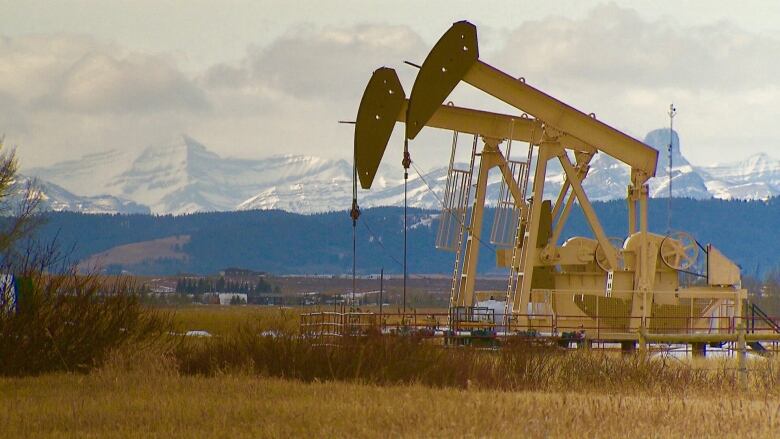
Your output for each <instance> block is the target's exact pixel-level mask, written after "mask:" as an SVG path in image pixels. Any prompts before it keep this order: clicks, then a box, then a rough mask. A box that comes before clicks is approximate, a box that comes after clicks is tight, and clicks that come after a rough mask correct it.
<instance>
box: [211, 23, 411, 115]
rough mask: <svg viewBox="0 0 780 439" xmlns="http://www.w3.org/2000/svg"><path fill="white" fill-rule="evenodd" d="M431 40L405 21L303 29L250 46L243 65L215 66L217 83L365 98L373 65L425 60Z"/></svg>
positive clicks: (296, 93)
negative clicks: (258, 46)
mask: <svg viewBox="0 0 780 439" xmlns="http://www.w3.org/2000/svg"><path fill="white" fill-rule="evenodd" d="M425 50H426V44H425V43H424V42H423V41H422V40H421V38H420V37H419V36H418V35H417V34H416V33H414V32H413V31H412V30H410V29H409V28H407V27H405V26H388V25H359V26H354V27H351V28H325V29H317V30H311V29H308V28H298V29H296V30H294V31H290V32H288V33H287V34H286V35H284V36H282V37H280V38H279V39H277V40H275V41H274V42H272V43H271V44H270V45H268V46H266V47H263V48H253V49H250V51H249V54H248V56H247V59H246V60H245V61H244V63H243V65H241V66H240V67H230V66H225V65H219V66H215V67H213V68H212V69H210V70H209V72H207V74H206V81H207V83H208V84H210V85H212V86H223V87H224V86H231V87H240V86H248V85H252V86H254V85H257V84H263V85H265V86H268V87H270V88H274V89H277V90H281V91H283V92H285V93H287V94H289V95H291V96H294V97H296V98H299V99H323V98H324V99H345V98H354V97H359V96H360V94H361V92H362V88H361V86H360V84H365V83H366V82H367V81H368V78H369V76H370V74H371V72H372V71H373V70H375V69H376V68H378V67H381V66H383V65H388V63H396V64H395V65H400V64H401V63H402V62H403V60H405V59H421V57H422V56H424V54H425Z"/></svg>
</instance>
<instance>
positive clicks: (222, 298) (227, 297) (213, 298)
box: [203, 293, 247, 305]
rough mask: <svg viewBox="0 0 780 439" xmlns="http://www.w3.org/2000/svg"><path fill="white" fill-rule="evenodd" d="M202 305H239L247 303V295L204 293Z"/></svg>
mask: <svg viewBox="0 0 780 439" xmlns="http://www.w3.org/2000/svg"><path fill="white" fill-rule="evenodd" d="M203 303H205V304H207V305H239V304H246V303H247V295H246V294H243V293H205V294H203Z"/></svg>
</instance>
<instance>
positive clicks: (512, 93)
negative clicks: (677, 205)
mask: <svg viewBox="0 0 780 439" xmlns="http://www.w3.org/2000/svg"><path fill="white" fill-rule="evenodd" d="M461 81H464V82H466V83H468V84H471V85H472V86H474V87H476V88H478V89H480V90H482V91H484V92H486V93H488V94H490V95H492V96H494V97H496V98H498V99H500V100H502V101H504V102H506V103H508V104H509V105H512V106H514V107H515V108H518V109H520V110H522V111H525V112H527V113H528V114H530V115H532V116H534V117H535V118H537V119H540V120H542V121H543V122H544V123H545V126H547V127H551V128H554V129H555V130H557V131H560V132H562V133H565V134H569V135H571V136H572V137H575V138H577V139H580V140H581V141H582V142H583V143H585V144H588V145H593V146H594V147H596V148H597V149H598V150H600V151H603V152H604V153H606V154H608V155H610V156H612V157H614V158H616V159H618V160H620V161H621V162H623V163H626V164H627V165H629V166H631V167H632V168H633V169H636V170H639V171H641V172H642V174H643V175H644V176H645V179H647V178H650V177H653V176H654V175H655V170H656V164H657V161H658V151H656V150H655V149H653V148H651V147H649V146H647V145H645V144H644V143H642V142H640V141H638V140H636V139H634V138H633V137H631V136H628V135H627V134H624V133H623V132H621V131H619V130H617V129H615V128H612V127H611V126H609V125H607V124H605V123H603V122H601V121H598V120H596V119H595V117H593V116H592V115H588V114H585V113H583V112H581V111H579V110H577V109H575V108H573V107H571V106H569V105H566V104H565V103H563V102H561V101H559V100H557V99H555V98H553V97H552V96H549V95H547V94H545V93H543V92H541V91H539V90H537V89H536V88H534V87H531V86H530V85H527V84H526V83H525V81H524V80H522V79H516V78H513V77H512V76H509V75H507V74H506V73H504V72H501V71H500V70H498V69H496V68H494V67H492V66H490V65H488V64H486V63H484V62H482V61H480V60H479V48H478V43H477V30H476V27H475V26H474V25H473V24H471V23H469V22H467V21H460V22H457V23H455V24H453V25H452V27H451V28H450V29H449V30H448V31H447V32H446V33H445V34H444V35H443V36H442V37H441V38H440V39H439V41H438V42H437V43H436V45H435V46H434V47H433V49H432V50H431V52H430V53H429V54H428V57H427V58H426V59H425V62H424V63H423V65H422V68H421V69H420V72H419V73H418V75H417V79H416V80H415V83H414V86H413V88H412V94H411V96H410V102H411V104H410V106H409V110H408V114H407V118H408V123H407V124H406V137H407V138H409V139H413V138H414V137H415V136H416V135H417V134H418V133H419V132H420V130H421V129H422V128H423V127H424V126H425V125H426V123H427V121H428V120H429V119H430V118H431V116H432V115H433V113H435V112H436V110H437V109H438V106H439V105H441V103H442V102H444V100H446V99H447V96H449V94H450V93H451V92H452V90H453V89H454V88H455V86H456V85H457V84H458V83H460V82H461Z"/></svg>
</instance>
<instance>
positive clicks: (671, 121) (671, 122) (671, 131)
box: [666, 104, 677, 234]
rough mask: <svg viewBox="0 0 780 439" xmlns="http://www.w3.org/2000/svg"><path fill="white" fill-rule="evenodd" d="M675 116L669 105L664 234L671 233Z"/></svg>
mask: <svg viewBox="0 0 780 439" xmlns="http://www.w3.org/2000/svg"><path fill="white" fill-rule="evenodd" d="M675 115H677V108H675V107H674V104H669V206H668V208H667V209H668V210H667V215H668V216H667V223H666V233H667V234H671V233H672V148H673V146H672V145H674V116H675Z"/></svg>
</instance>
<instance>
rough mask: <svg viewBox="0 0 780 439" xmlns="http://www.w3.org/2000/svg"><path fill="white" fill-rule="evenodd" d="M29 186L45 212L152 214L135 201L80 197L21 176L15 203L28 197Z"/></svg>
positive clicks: (102, 197) (15, 194) (117, 198)
mask: <svg viewBox="0 0 780 439" xmlns="http://www.w3.org/2000/svg"><path fill="white" fill-rule="evenodd" d="M29 185H32V187H33V189H34V191H35V192H36V193H37V194H38V195H39V196H40V198H41V199H40V206H39V207H41V208H42V209H44V210H53V211H55V212H64V211H67V212H81V213H111V214H114V213H125V214H130V213H141V214H149V213H151V211H150V210H149V208H148V207H146V206H144V205H141V204H138V203H136V202H134V201H130V200H127V199H123V198H119V197H114V196H111V195H95V196H79V195H76V194H74V193H72V192H69V191H67V190H66V189H65V188H63V187H61V186H58V185H56V184H54V183H50V182H44V181H40V180H37V179H31V178H29V177H25V176H20V178H19V179H18V180H17V181H16V182H15V188H14V190H13V195H14V197H15V203H18V202H19V201H21V200H23V199H24V198H23V197H25V196H26V195H27V188H28V186H29Z"/></svg>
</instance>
